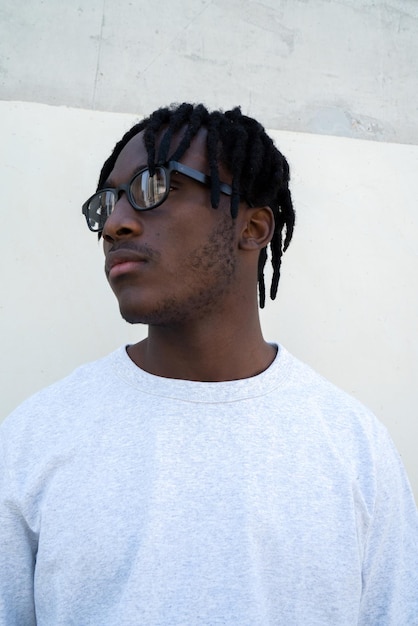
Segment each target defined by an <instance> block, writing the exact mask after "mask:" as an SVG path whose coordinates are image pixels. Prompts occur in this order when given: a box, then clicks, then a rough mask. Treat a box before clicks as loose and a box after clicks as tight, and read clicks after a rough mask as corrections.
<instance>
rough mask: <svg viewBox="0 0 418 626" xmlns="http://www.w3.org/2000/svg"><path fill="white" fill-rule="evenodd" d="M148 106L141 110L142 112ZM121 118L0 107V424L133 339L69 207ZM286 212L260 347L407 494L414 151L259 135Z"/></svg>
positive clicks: (413, 390) (96, 253)
mask: <svg viewBox="0 0 418 626" xmlns="http://www.w3.org/2000/svg"><path fill="white" fill-rule="evenodd" d="M147 112H148V111H147ZM134 121H135V118H133V116H130V115H122V114H116V113H100V112H94V111H84V110H80V109H69V108H65V107H51V106H46V105H39V104H33V103H26V104H25V103H18V102H0V126H1V128H0V134H1V137H2V142H1V154H0V160H1V163H0V188H1V190H2V202H1V212H2V224H3V242H2V243H3V245H2V263H1V264H0V268H1V269H0V272H1V285H2V293H1V304H0V315H1V333H2V351H1V360H0V364H1V370H0V376H1V380H2V387H3V390H2V396H1V401H0V415H1V417H4V416H5V415H6V414H7V413H8V412H9V411H10V410H11V409H12V408H13V407H14V406H16V405H17V404H18V403H19V402H21V401H22V400H23V399H24V398H25V397H27V396H28V395H29V394H30V393H32V392H34V391H36V390H37V389H39V388H41V387H43V386H44V385H46V384H48V383H50V382H52V381H54V380H56V379H58V378H60V377H62V376H64V375H65V374H66V373H68V372H70V371H71V370H72V369H73V368H74V367H76V366H77V365H79V364H81V363H82V362H85V361H87V360H90V359H94V358H97V357H99V356H101V355H103V354H106V353H107V352H109V351H110V350H112V349H113V348H115V347H117V346H118V345H120V344H122V343H124V342H132V341H136V340H138V339H139V338H140V337H142V336H143V335H144V330H145V329H144V328H143V327H140V328H137V327H132V326H128V325H127V324H125V323H124V322H123V321H122V320H120V318H119V313H118V310H117V304H116V301H115V299H114V297H113V295H112V293H111V292H110V289H109V288H108V286H107V284H106V281H105V277H104V273H103V269H102V265H103V262H102V253H101V249H100V245H99V244H98V242H97V240H96V238H95V236H94V235H93V234H91V233H89V231H88V230H87V228H86V226H85V223H84V218H83V217H82V215H81V211H80V207H81V204H82V202H83V201H84V200H85V198H86V197H87V196H88V195H89V194H90V193H92V190H93V189H94V187H95V183H96V180H97V175H98V171H99V168H100V166H101V164H102V162H103V160H104V158H105V157H106V156H107V155H108V153H109V152H110V150H111V149H112V147H113V145H114V143H115V142H116V140H117V139H119V137H120V135H121V134H122V132H123V131H124V130H126V129H127V128H129V127H130V126H131V125H132V123H133V122H134ZM271 134H272V135H273V137H274V138H275V139H276V143H277V145H278V146H279V147H280V149H281V150H282V151H283V152H284V153H285V154H286V155H287V156H288V158H289V161H290V163H291V167H292V181H293V182H292V188H293V194H294V201H295V206H296V210H297V214H298V221H297V228H296V231H295V236H294V241H293V243H292V245H291V247H290V248H289V251H288V252H287V253H286V255H285V257H284V261H283V271H282V279H281V285H280V286H279V294H278V299H277V300H276V302H275V303H270V302H269V303H268V304H267V307H266V309H265V311H264V312H263V316H262V319H263V327H264V331H265V334H266V337H267V338H269V339H276V340H277V339H278V340H279V341H281V342H282V343H283V344H284V345H286V347H287V348H288V349H290V350H291V351H292V352H294V353H295V354H296V355H297V356H298V357H300V358H301V359H303V360H305V361H307V362H309V363H310V364H311V365H312V366H314V367H315V368H316V369H317V370H319V371H320V372H321V373H322V374H324V375H325V376H327V377H328V378H330V379H331V380H332V381H334V382H335V383H337V384H338V385H339V386H341V387H343V388H344V389H346V390H347V391H349V392H350V393H352V394H354V395H355V396H357V397H358V398H359V399H360V400H362V401H363V402H364V403H366V404H367V405H368V406H370V407H371V408H372V409H373V410H374V411H375V412H376V413H377V415H378V416H379V417H380V418H381V419H382V420H383V421H384V422H385V424H386V425H387V426H388V428H389V430H390V432H391V434H392V436H393V438H394V440H395V442H396V444H397V446H398V449H399V450H400V452H401V454H402V457H403V460H404V462H405V464H406V466H407V469H408V472H409V476H410V479H411V482H412V484H413V488H414V490H415V494H416V496H418V458H417V455H416V442H417V437H418V424H417V419H416V407H417V405H418V385H417V384H416V371H417V366H418V339H417V332H416V326H417V311H418V302H417V299H418V295H417V289H416V284H417V270H418V247H417V244H416V242H417V241H418V223H417V211H416V202H417V201H416V199H417V197H418V178H417V176H416V172H417V171H418V146H411V145H399V144H387V143H376V142H369V141H361V140H355V139H347V138H337V137H326V136H320V135H308V134H302V133H290V132H279V131H272V132H271Z"/></svg>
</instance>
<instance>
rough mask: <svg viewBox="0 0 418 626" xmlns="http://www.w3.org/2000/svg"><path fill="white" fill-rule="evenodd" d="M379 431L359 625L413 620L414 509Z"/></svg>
mask: <svg viewBox="0 0 418 626" xmlns="http://www.w3.org/2000/svg"><path fill="white" fill-rule="evenodd" d="M382 431H383V437H382V439H383V441H382V442H381V445H380V446H379V448H378V449H379V455H378V458H377V460H376V467H377V475H376V499H375V506H374V511H373V516H372V521H371V524H370V527H369V532H368V536H367V542H366V546H365V551H364V558H363V593H362V602H361V608H360V618H359V622H358V626H413V625H415V626H418V513H417V509H416V506H415V502H414V498H413V495H412V492H411V488H410V486H409V482H408V479H407V476H406V473H405V470H404V467H403V464H402V462H401V460H400V457H399V454H398V452H397V450H396V449H395V447H394V445H393V443H392V441H391V439H390V437H389V435H387V433H386V430H385V429H382Z"/></svg>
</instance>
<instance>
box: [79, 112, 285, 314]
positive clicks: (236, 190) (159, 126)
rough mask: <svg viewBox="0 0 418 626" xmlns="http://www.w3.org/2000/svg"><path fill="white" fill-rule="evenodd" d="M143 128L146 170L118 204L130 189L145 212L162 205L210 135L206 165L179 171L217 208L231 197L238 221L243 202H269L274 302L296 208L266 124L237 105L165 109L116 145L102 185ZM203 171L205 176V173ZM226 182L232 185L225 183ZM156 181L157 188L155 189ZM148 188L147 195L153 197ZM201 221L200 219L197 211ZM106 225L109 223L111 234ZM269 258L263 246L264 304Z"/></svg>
mask: <svg viewBox="0 0 418 626" xmlns="http://www.w3.org/2000/svg"><path fill="white" fill-rule="evenodd" d="M139 133H141V135H142V139H143V145H144V147H145V150H146V163H144V164H143V165H144V169H146V171H145V172H144V173H141V174H139V175H138V173H136V176H137V178H135V180H134V181H133V182H132V181H128V180H124V181H123V184H122V185H120V186H119V189H118V190H117V191H116V192H114V193H113V198H114V200H113V202H115V201H116V200H118V198H119V197H120V194H121V193H122V191H125V192H126V194H127V197H128V199H129V202H130V205H131V206H132V207H133V208H135V209H138V210H139V211H140V210H150V209H152V208H153V207H154V206H155V207H157V206H160V205H161V204H162V203H164V202H165V200H166V199H167V197H168V195H169V193H170V191H169V184H170V176H172V172H173V171H174V172H179V171H180V169H181V167H180V165H179V162H183V161H184V160H185V158H184V157H185V155H186V156H187V154H188V153H189V152H190V149H191V147H190V146H191V144H192V146H193V145H194V144H196V140H197V138H201V137H202V136H204V143H203V144H202V152H204V154H203V155H202V157H204V164H205V167H203V166H202V167H199V168H192V170H190V169H189V170H184V171H183V172H181V171H180V174H183V175H184V176H186V177H190V178H191V179H194V180H199V181H200V183H202V182H203V183H204V184H205V185H207V186H208V187H209V188H210V204H211V206H212V207H213V208H217V207H218V206H219V204H220V201H221V198H223V197H227V199H228V202H229V206H230V218H231V219H232V220H236V218H237V215H238V210H239V207H240V205H242V204H243V203H245V204H246V205H247V206H248V207H263V206H267V207H270V209H271V211H272V213H273V215H274V232H273V235H272V238H271V242H270V247H271V260H272V265H273V279H272V285H271V290H270V295H271V298H272V299H274V298H275V296H276V292H277V286H278V282H279V277H280V263H281V256H282V252H283V251H285V250H286V248H287V246H288V245H289V243H290V240H291V237H292V232H293V226H294V211H293V207H292V202H291V196H290V192H289V187H288V183H289V167H288V164H287V161H286V159H285V158H284V157H283V155H282V154H281V153H280V152H279V151H278V150H277V148H276V147H275V146H274V144H273V142H272V140H271V139H270V138H269V137H268V135H267V134H266V133H265V131H264V129H263V127H262V126H261V125H260V124H259V123H258V122H257V121H256V120H254V119H252V118H249V117H247V116H245V115H242V114H241V112H240V110H239V109H238V108H236V109H233V110H232V111H226V112H225V113H222V112H220V111H214V112H212V113H209V112H208V111H207V109H206V108H205V107H204V106H203V105H201V104H199V105H191V104H186V103H184V104H181V105H179V106H172V107H170V108H162V109H158V110H157V111H155V112H154V113H153V114H152V115H151V116H150V117H148V118H146V119H144V120H143V121H141V122H140V123H139V124H136V125H135V126H134V127H133V128H132V129H131V130H130V131H129V132H128V133H126V134H125V136H124V137H123V138H122V139H121V141H119V142H118V143H117V144H116V146H115V149H114V151H113V153H112V154H111V156H110V157H109V158H108V159H107V160H106V162H105V163H104V165H103V168H102V171H101V174H100V178H99V183H98V190H102V189H104V188H107V187H108V186H109V177H111V174H112V172H113V170H114V168H115V165H116V164H117V162H118V159H119V156H120V155H121V153H122V151H123V150H124V149H125V148H126V146H127V144H128V143H129V142H131V141H132V139H133V138H134V137H136V136H137V135H138V134H139ZM200 143H202V142H201V141H200ZM195 153H196V150H195ZM186 160H187V159H186ZM194 163H196V159H195V161H194ZM199 173H200V176H202V175H203V176H202V177H199ZM226 181H227V183H228V184H225V182H226ZM151 182H152V185H151V186H152V193H150V191H149V189H150V183H151ZM138 190H139V191H138ZM141 190H142V191H141ZM144 190H146V192H147V197H146V198H144V193H143V192H144ZM161 190H162V191H161ZM138 194H139V195H138ZM133 196H135V197H133ZM96 201H97V200H96ZM100 202H103V195H102V196H100ZM87 204H88V203H86V205H85V208H84V209H83V210H84V212H85V213H86V211H88V209H87V208H86V207H87ZM111 210H112V207H110V208H109V207H108V208H106V211H107V212H108V213H110V212H111ZM99 212H100V211H99ZM86 217H87V213H86ZM196 219H199V217H198V216H197V215H196ZM100 228H101V227H100V226H99V229H100ZM105 230H106V228H105V229H104V232H103V235H104V236H105ZM266 259H267V246H264V247H263V248H262V249H261V250H260V253H259V258H258V283H259V298H260V305H261V307H263V306H264V302H265V286H264V266H265V263H266Z"/></svg>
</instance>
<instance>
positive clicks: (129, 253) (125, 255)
mask: <svg viewBox="0 0 418 626" xmlns="http://www.w3.org/2000/svg"><path fill="white" fill-rule="evenodd" d="M148 260H149V259H148V257H147V256H146V255H144V254H140V253H138V252H135V251H134V250H123V251H119V252H109V254H108V255H107V256H106V262H105V272H106V275H107V276H109V274H110V273H111V272H112V274H121V273H123V272H124V271H129V270H131V269H135V267H136V266H137V264H138V263H146V262H147V261H148ZM114 268H117V269H114ZM112 270H113V271H112Z"/></svg>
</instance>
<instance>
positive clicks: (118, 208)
mask: <svg viewBox="0 0 418 626" xmlns="http://www.w3.org/2000/svg"><path fill="white" fill-rule="evenodd" d="M142 232H143V224H142V218H141V212H140V211H137V210H135V209H134V208H133V207H132V206H131V204H130V202H129V200H128V198H127V196H126V193H124V192H122V193H121V194H120V196H119V198H118V199H117V201H116V204H115V208H114V209H113V211H112V213H111V214H110V215H109V217H108V218H107V220H106V222H105V224H104V227H103V232H102V236H103V239H104V240H105V241H114V240H116V239H120V238H121V237H134V236H138V235H140V234H141V233H142Z"/></svg>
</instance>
